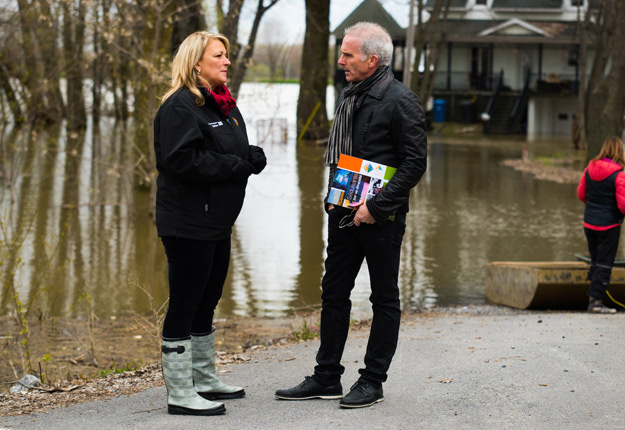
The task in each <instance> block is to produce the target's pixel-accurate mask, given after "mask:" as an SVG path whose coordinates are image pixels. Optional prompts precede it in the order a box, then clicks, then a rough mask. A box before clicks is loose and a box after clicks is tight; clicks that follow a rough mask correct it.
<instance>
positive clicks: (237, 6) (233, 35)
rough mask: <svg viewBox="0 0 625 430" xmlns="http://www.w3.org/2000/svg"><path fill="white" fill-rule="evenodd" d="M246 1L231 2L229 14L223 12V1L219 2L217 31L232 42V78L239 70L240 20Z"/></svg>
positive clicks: (230, 71) (234, 0) (230, 70)
mask: <svg viewBox="0 0 625 430" xmlns="http://www.w3.org/2000/svg"><path fill="white" fill-rule="evenodd" d="M243 1H244V0H230V1H229V3H228V13H227V14H224V12H223V4H222V3H223V2H222V0H217V3H216V9H217V29H218V31H219V32H220V33H222V34H223V35H224V36H226V37H227V38H228V41H229V42H230V61H231V62H232V64H231V65H230V67H229V69H228V72H229V73H228V74H229V75H230V78H232V76H234V73H235V71H236V69H237V58H238V56H239V49H240V48H241V45H240V44H239V42H238V37H239V19H240V18H241V8H242V7H243Z"/></svg>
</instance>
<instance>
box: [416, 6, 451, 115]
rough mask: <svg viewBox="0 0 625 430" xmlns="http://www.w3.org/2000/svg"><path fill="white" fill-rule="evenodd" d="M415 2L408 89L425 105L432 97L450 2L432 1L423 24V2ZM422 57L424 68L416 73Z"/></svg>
mask: <svg viewBox="0 0 625 430" xmlns="http://www.w3.org/2000/svg"><path fill="white" fill-rule="evenodd" d="M415 1H417V10H418V13H417V31H416V38H417V40H416V44H415V45H416V56H415V61H414V66H413V69H414V71H413V73H412V75H411V84H410V88H412V90H413V91H414V92H415V93H417V95H418V96H419V98H420V99H421V103H423V104H424V105H426V104H427V102H428V100H429V99H430V97H431V96H432V91H433V89H434V80H435V78H436V73H437V71H438V61H439V59H440V55H441V52H442V48H443V44H444V42H445V27H446V24H447V14H448V12H449V5H450V4H451V0H434V3H433V6H432V12H431V14H430V19H429V21H428V22H427V23H425V24H424V23H423V19H422V17H423V0H415ZM422 57H424V63H425V68H424V70H423V73H422V74H420V73H418V71H419V62H420V61H421V58H422Z"/></svg>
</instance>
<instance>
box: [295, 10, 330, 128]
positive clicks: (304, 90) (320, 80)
mask: <svg viewBox="0 0 625 430" xmlns="http://www.w3.org/2000/svg"><path fill="white" fill-rule="evenodd" d="M329 36H330V0H306V33H305V35H304V51H303V53H302V73H301V77H300V90H299V99H298V100H297V133H298V135H300V134H301V132H302V131H304V130H303V129H304V127H306V126H307V127H308V128H307V129H306V130H305V133H304V135H303V138H305V139H312V140H318V139H323V138H326V137H328V133H329V127H328V118H327V115H326V88H327V86H328V67H329V64H328V51H329V45H328V38H329Z"/></svg>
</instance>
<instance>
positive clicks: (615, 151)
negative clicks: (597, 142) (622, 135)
mask: <svg viewBox="0 0 625 430" xmlns="http://www.w3.org/2000/svg"><path fill="white" fill-rule="evenodd" d="M602 158H609V159H610V160H612V161H614V162H615V163H617V164H618V165H620V166H621V167H625V154H624V153H623V141H621V139H619V138H618V137H616V136H610V137H608V138H607V139H606V140H605V141H604V142H603V146H602V147H601V151H599V155H597V156H596V157H595V158H593V159H592V161H597V160H601V159H602Z"/></svg>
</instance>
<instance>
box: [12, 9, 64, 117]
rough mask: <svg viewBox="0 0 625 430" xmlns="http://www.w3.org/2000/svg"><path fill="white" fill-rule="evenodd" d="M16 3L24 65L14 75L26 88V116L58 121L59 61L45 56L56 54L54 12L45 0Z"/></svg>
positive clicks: (60, 110)
mask: <svg viewBox="0 0 625 430" xmlns="http://www.w3.org/2000/svg"><path fill="white" fill-rule="evenodd" d="M17 5H18V10H19V20H20V26H21V35H20V36H21V37H20V44H21V48H22V52H23V56H24V58H23V63H24V69H23V72H22V73H21V74H20V76H19V77H18V79H19V81H20V82H21V84H22V85H24V88H25V89H26V91H27V98H26V100H25V101H26V104H27V109H26V111H27V115H28V117H29V118H28V119H29V120H30V121H32V122H46V123H50V122H59V121H60V120H61V119H62V118H63V115H64V104H63V97H62V95H61V89H60V81H61V79H60V78H61V63H60V62H56V63H55V62H49V61H46V60H45V59H47V58H58V51H59V50H58V47H57V43H56V41H57V40H58V32H57V25H56V24H57V23H56V16H55V14H53V11H52V8H51V7H50V4H49V2H48V1H47V0H32V1H30V2H29V1H28V0H17ZM44 54H45V55H44Z"/></svg>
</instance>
